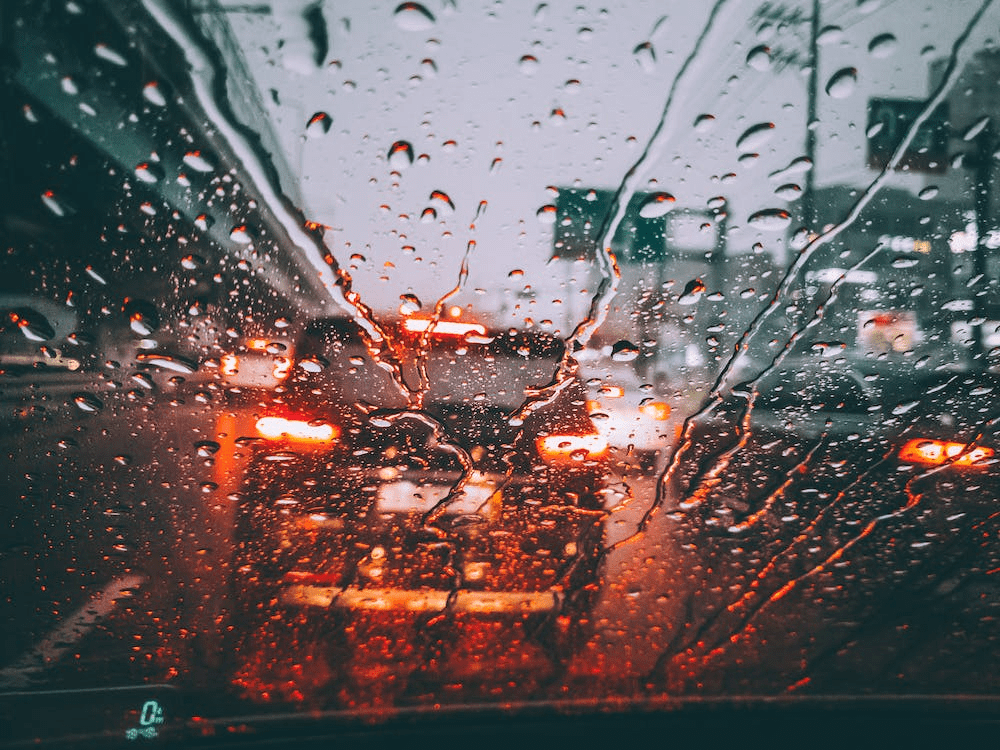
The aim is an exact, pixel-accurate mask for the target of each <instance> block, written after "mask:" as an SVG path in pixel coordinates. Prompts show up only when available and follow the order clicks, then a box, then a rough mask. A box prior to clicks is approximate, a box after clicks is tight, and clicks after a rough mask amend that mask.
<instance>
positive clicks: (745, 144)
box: [736, 122, 774, 151]
mask: <svg viewBox="0 0 1000 750" xmlns="http://www.w3.org/2000/svg"><path fill="white" fill-rule="evenodd" d="M772 136H774V123H773V122H760V123H757V124H756V125H753V126H752V127H749V128H747V129H746V130H744V131H743V135H741V136H740V137H739V139H737V141H736V148H738V149H740V150H741V151H756V150H757V149H759V148H760V147H761V146H763V145H764V144H765V143H767V142H768V141H769V140H771V138H772Z"/></svg>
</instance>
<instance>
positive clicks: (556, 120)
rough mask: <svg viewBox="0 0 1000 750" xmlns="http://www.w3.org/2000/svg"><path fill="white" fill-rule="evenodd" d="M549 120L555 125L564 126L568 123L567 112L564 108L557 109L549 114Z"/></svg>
mask: <svg viewBox="0 0 1000 750" xmlns="http://www.w3.org/2000/svg"><path fill="white" fill-rule="evenodd" d="M549 120H550V121H551V122H552V124H553V125H562V124H563V123H564V122H566V110H564V109H563V108H562V107H555V108H554V109H553V110H552V111H551V112H549Z"/></svg>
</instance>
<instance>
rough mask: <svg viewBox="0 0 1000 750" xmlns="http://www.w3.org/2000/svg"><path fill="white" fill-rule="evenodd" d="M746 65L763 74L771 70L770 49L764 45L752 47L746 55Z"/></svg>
mask: <svg viewBox="0 0 1000 750" xmlns="http://www.w3.org/2000/svg"><path fill="white" fill-rule="evenodd" d="M747 65H749V66H750V67H751V68H753V69H754V70H759V71H760V72H762V73H763V72H764V71H767V70H770V69H771V48H770V47H768V46H767V45H765V44H762V45H760V46H758V47H754V48H753V49H752V50H750V53H749V54H748V55H747Z"/></svg>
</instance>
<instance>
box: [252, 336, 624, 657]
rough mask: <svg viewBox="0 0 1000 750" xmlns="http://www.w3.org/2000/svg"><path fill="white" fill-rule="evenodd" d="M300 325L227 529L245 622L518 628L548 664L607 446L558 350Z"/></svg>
mask: <svg viewBox="0 0 1000 750" xmlns="http://www.w3.org/2000/svg"><path fill="white" fill-rule="evenodd" d="M384 330H386V332H387V335H386V338H385V339H383V340H382V341H379V342H373V341H372V340H371V338H366V337H365V336H364V335H363V334H362V331H361V329H360V328H359V327H358V326H357V324H355V323H354V322H353V321H351V320H348V319H324V320H317V321H314V322H313V323H311V324H310V325H309V326H308V327H307V328H306V330H305V332H304V334H303V336H302V337H301V339H300V341H299V342H298V344H297V353H298V358H297V361H296V365H295V367H294V369H293V373H292V375H290V377H289V378H288V380H287V382H286V385H285V386H283V387H282V388H280V389H278V391H277V392H276V394H275V397H274V399H273V402H272V403H270V404H268V405H267V406H266V407H265V408H263V409H262V410H261V412H260V416H259V418H258V419H257V420H256V422H255V425H254V429H255V431H256V434H255V435H253V436H251V437H252V438H254V448H253V450H254V452H253V455H252V458H251V459H250V460H249V465H248V468H247V471H246V477H245V482H244V488H243V491H242V493H241V497H242V499H241V503H242V505H241V512H240V514H239V520H238V522H237V528H238V531H237V534H238V537H239V539H238V543H237V562H236V568H237V571H238V582H237V590H236V596H237V599H238V600H240V601H242V602H243V604H244V608H245V609H246V610H248V611H249V612H251V613H253V612H256V613H259V614H262V615H265V616H270V615H271V614H272V613H273V611H274V609H275V608H277V607H280V608H286V609H287V608H291V609H300V610H301V609H303V608H304V609H309V610H319V611H321V612H329V613H339V614H340V615H345V616H348V617H350V616H357V617H369V618H370V617H375V618H376V619H378V618H379V617H380V616H381V617H389V618H390V619H392V620H394V621H395V620H398V618H399V617H403V618H404V619H405V618H406V617H417V618H421V617H422V618H424V619H427V618H432V617H436V616H439V615H449V616H453V617H456V618H458V622H459V623H460V624H461V625H462V627H464V628H465V629H466V630H468V628H470V627H475V625H474V623H476V622H479V623H482V622H486V621H494V622H496V621H505V622H515V623H517V624H519V625H520V626H521V627H522V628H524V629H525V632H526V633H531V634H534V635H535V636H537V639H536V640H537V641H538V642H539V643H540V644H543V646H544V649H543V650H544V652H545V654H546V655H548V656H553V657H554V659H553V660H557V659H559V658H561V657H562V656H563V655H564V654H565V650H566V649H567V648H570V647H572V646H573V644H574V643H577V640H578V638H579V637H580V636H581V634H582V633H583V632H584V631H585V629H586V628H585V626H586V613H587V611H588V609H589V607H590V606H591V605H592V604H593V600H594V596H595V592H596V585H595V584H596V582H597V579H598V576H599V570H600V559H601V558H600V551H601V549H602V546H603V538H604V516H605V514H604V511H603V505H602V495H601V493H600V489H601V481H602V477H603V474H604V471H605V466H604V465H605V456H606V452H607V448H606V443H605V442H604V440H603V438H602V437H601V435H600V434H599V433H598V432H597V430H596V429H595V427H594V424H593V422H592V421H591V418H590V416H589V415H588V414H587V411H586V393H585V391H584V388H583V386H582V384H581V383H580V382H579V380H577V379H576V378H575V377H574V376H572V375H566V376H564V377H563V378H562V379H561V380H559V379H556V374H557V372H558V371H559V369H560V363H561V362H562V359H563V354H564V348H563V342H562V341H561V340H560V339H558V338H555V337H552V336H550V335H548V334H545V333H542V332H538V331H523V330H505V331H488V330H487V328H486V327H485V326H483V325H481V324H479V323H464V322H457V321H454V320H441V321H438V322H433V321H431V320H429V319H425V318H416V317H410V318H404V319H402V320H400V321H398V322H396V323H392V324H390V325H389V326H388V327H387V328H386V329H384Z"/></svg>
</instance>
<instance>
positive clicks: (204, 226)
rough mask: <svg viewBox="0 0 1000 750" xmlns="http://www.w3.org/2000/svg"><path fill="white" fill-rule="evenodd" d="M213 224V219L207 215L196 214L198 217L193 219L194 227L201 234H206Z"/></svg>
mask: <svg viewBox="0 0 1000 750" xmlns="http://www.w3.org/2000/svg"><path fill="white" fill-rule="evenodd" d="M214 223H215V219H213V218H212V217H211V216H209V215H208V214H198V216H196V217H195V219H194V225H195V226H196V227H198V229H200V230H201V231H203V232H207V231H208V228H209V227H210V226H212V225H213V224H214Z"/></svg>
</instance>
